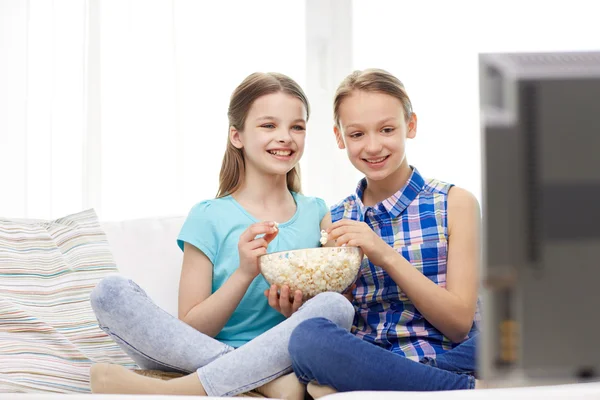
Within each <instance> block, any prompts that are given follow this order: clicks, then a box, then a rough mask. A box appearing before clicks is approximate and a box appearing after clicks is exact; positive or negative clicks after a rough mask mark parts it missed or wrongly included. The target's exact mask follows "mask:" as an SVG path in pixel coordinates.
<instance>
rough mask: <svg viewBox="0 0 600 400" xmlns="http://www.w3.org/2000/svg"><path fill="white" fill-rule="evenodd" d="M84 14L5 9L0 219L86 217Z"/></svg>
mask: <svg viewBox="0 0 600 400" xmlns="http://www.w3.org/2000/svg"><path fill="white" fill-rule="evenodd" d="M85 6H86V4H85V3H84V2H81V1H78V0H54V1H46V0H29V1H27V2H25V1H18V0H3V1H0V187H1V188H2V190H1V191H0V216H5V217H39V218H45V217H49V216H51V215H60V214H65V213H69V212H76V211H78V210H80V209H81V206H82V195H81V194H82V185H83V163H82V156H83V152H82V148H83V138H84V136H83V134H82V133H83V132H84V129H85V125H84V124H85V117H84V116H85V90H84V89H85V88H84V86H85V79H84V75H85V63H84V60H85V36H86V35H85V31H86V13H85V8H86V7H85Z"/></svg>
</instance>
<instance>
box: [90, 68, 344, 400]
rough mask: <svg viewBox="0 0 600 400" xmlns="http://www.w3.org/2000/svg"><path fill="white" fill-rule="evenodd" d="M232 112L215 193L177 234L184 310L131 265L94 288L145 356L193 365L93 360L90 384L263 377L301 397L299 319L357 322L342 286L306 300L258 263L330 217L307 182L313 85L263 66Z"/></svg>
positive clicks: (302, 239) (107, 321)
mask: <svg viewBox="0 0 600 400" xmlns="http://www.w3.org/2000/svg"><path fill="white" fill-rule="evenodd" d="M228 116H229V138H228V141H227V149H226V151H225V156H224V158H223V164H222V167H221V173H220V179H219V190H218V193H217V198H216V199H213V200H207V201H203V202H201V203H199V204H197V205H196V206H194V207H193V208H192V210H191V211H190V213H189V216H188V218H187V219H186V221H185V223H184V225H183V227H182V229H181V233H180V235H179V237H178V244H179V246H180V247H181V249H182V250H183V267H182V271H181V281H180V288H179V319H177V318H175V317H173V316H171V315H170V314H168V313H167V312H165V311H163V310H161V309H160V308H158V307H157V306H156V305H155V304H154V303H153V302H152V301H151V300H150V299H149V298H148V297H147V296H146V294H145V293H144V292H143V290H142V289H141V288H139V287H138V286H137V285H136V284H135V283H133V282H132V281H129V280H127V279H125V278H122V277H109V278H106V279H104V280H103V281H101V282H100V284H99V285H98V286H97V287H96V288H95V289H94V291H93V292H92V295H91V301H92V306H93V309H94V312H95V313H96V316H97V318H98V321H99V324H100V326H101V328H102V329H103V330H104V331H106V332H107V333H108V334H109V335H111V336H112V337H113V338H114V340H115V341H116V342H117V343H118V344H119V345H120V346H121V347H122V348H123V349H124V350H125V351H126V352H127V353H128V354H129V355H130V356H131V357H132V358H133V360H134V361H135V362H136V363H137V364H138V365H139V366H140V367H141V368H144V369H159V370H163V371H178V372H184V373H191V374H190V375H187V376H184V377H182V378H177V379H173V380H170V381H163V380H159V379H152V378H148V377H144V376H141V375H138V374H136V373H134V372H132V371H129V370H127V369H126V368H124V367H121V366H118V365H110V364H96V365H94V366H93V367H92V369H91V389H92V391H93V392H96V393H129V394H133V393H135V394H142V393H149V394H150V393H154V394H192V395H209V396H233V395H235V394H238V393H242V392H247V391H249V390H252V389H254V388H259V391H261V392H262V393H263V394H265V395H267V396H268V397H278V398H299V399H300V398H302V397H303V390H304V389H303V386H302V385H300V384H299V382H298V381H297V379H296V378H295V376H294V375H293V374H290V372H291V371H292V369H291V360H290V356H289V353H288V342H289V337H290V335H291V332H292V331H293V329H294V328H295V327H296V326H297V325H298V324H299V323H300V322H302V321H304V320H307V319H310V318H314V317H324V318H327V319H329V320H332V321H334V322H335V323H336V324H337V325H339V326H343V327H345V328H346V329H350V326H351V324H352V318H353V315H354V309H353V307H352V305H351V304H350V302H348V300H347V299H346V298H345V297H344V296H342V295H340V294H337V293H323V294H320V295H318V296H316V297H315V298H313V299H311V300H309V301H307V302H306V303H304V304H302V293H301V292H299V291H298V292H296V293H290V292H289V288H288V287H286V286H284V287H282V288H280V289H279V288H277V287H271V288H269V286H268V284H267V283H266V281H265V280H264V279H263V277H262V276H261V275H260V274H259V268H258V257H260V256H261V255H263V254H266V253H267V252H276V251H283V250H291V249H298V248H308V247H317V246H319V239H320V231H321V229H327V228H328V227H329V226H330V225H331V216H330V214H329V212H328V209H327V206H326V205H325V203H324V202H323V200H321V199H318V198H314V197H306V196H303V195H301V194H300V173H299V165H298V162H299V161H300V158H301V157H302V153H303V151H304V141H305V136H306V123H307V121H308V116H309V104H308V101H307V99H306V96H305V95H304V92H303V91H302V89H301V88H300V87H299V85H298V84H297V83H296V82H294V81H293V80H292V79H290V78H288V77H287V76H284V75H281V74H277V73H266V74H265V73H255V74H252V75H250V76H248V77H247V78H246V79H245V80H244V81H243V82H242V83H241V84H240V85H239V86H238V87H237V88H236V90H235V91H234V93H233V95H232V96H231V101H230V104H229V111H228ZM274 221H279V222H280V223H279V224H276V223H275V222H274ZM278 291H279V292H280V295H278ZM265 296H266V298H265ZM290 298H292V299H293V300H290ZM192 372H195V373H192ZM285 374H287V375H285ZM283 375H285V376H283ZM278 377H282V378H281V379H277V380H275V378H278ZM269 382H270V383H269Z"/></svg>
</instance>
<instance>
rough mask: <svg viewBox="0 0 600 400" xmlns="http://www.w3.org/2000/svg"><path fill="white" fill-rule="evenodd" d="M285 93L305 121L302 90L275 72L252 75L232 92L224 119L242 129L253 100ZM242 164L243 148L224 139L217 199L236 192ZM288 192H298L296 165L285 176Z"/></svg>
mask: <svg viewBox="0 0 600 400" xmlns="http://www.w3.org/2000/svg"><path fill="white" fill-rule="evenodd" d="M279 92H282V93H285V94H289V95H291V96H294V97H296V98H298V99H299V100H300V101H301V102H302V103H303V104H304V107H305V108H306V120H307V121H308V117H309V115H310V106H309V104H308V99H307V98H306V95H305V94H304V91H303V90H302V88H301V87H300V85H298V84H297V83H296V82H295V81H294V80H293V79H292V78H290V77H288V76H286V75H283V74H279V73H276V72H267V73H262V72H255V73H253V74H251V75H249V76H248V77H247V78H246V79H244V81H243V82H242V83H240V85H239V86H238V87H237V88H236V89H235V90H234V91H233V94H232V95H231V100H230V101H229V109H228V111H227V117H228V118H229V126H230V127H234V128H235V129H237V130H238V131H240V132H241V131H243V130H244V124H245V122H246V118H247V116H248V112H249V111H250V107H252V104H253V103H254V101H255V100H256V99H258V98H259V97H261V96H264V95H267V94H272V93H279ZM244 170H245V161H244V152H243V150H242V149H238V148H236V147H235V146H234V145H233V144H232V143H231V140H227V148H226V149H225V155H224V156H223V163H222V165H221V172H220V173H219V190H218V191H217V198H219V197H224V196H227V195H230V194H232V193H234V192H235V191H236V190H237V189H239V187H240V185H241V184H242V179H243V177H244ZM287 186H288V189H289V190H291V191H293V192H296V193H300V191H301V185H300V165H299V164H298V165H296V166H295V167H294V168H293V169H292V170H290V171H289V172H288V173H287Z"/></svg>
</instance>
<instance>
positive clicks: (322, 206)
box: [315, 197, 329, 222]
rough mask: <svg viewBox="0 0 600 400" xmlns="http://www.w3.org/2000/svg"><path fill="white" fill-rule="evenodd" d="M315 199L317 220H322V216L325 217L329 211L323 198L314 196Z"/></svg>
mask: <svg viewBox="0 0 600 400" xmlns="http://www.w3.org/2000/svg"><path fill="white" fill-rule="evenodd" d="M315 201H316V203H317V209H318V211H319V222H320V221H322V220H323V218H325V216H326V215H327V213H328V212H329V207H327V204H326V203H325V200H323V199H321V198H319V197H315Z"/></svg>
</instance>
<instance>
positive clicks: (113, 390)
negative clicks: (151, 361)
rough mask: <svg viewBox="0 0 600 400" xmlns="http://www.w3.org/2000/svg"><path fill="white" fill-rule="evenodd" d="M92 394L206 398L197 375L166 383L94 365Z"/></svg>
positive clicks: (111, 367) (91, 385)
mask: <svg viewBox="0 0 600 400" xmlns="http://www.w3.org/2000/svg"><path fill="white" fill-rule="evenodd" d="M90 388H91V390H92V393H106V394H181V395H196V396H206V392H205V391H204V387H202V384H201V383H200V379H198V375H196V374H195V373H193V374H190V375H187V376H183V377H181V378H175V379H171V380H169V381H164V380H161V379H155V378H149V377H146V376H142V375H139V374H136V373H135V372H133V371H131V370H129V369H127V368H125V367H123V366H121V365H115V364H104V363H101V364H94V365H92V368H91V369H90Z"/></svg>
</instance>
